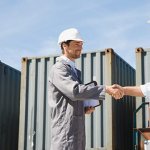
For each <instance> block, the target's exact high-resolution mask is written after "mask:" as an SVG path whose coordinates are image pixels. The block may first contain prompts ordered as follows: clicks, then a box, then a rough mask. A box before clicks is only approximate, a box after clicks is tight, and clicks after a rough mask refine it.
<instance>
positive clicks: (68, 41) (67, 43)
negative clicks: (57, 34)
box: [60, 40, 72, 50]
mask: <svg viewBox="0 0 150 150" xmlns="http://www.w3.org/2000/svg"><path fill="white" fill-rule="evenodd" d="M71 41H72V40H67V41H65V42H62V43H61V45H60V46H61V49H62V50H63V46H62V45H63V44H64V43H65V44H66V45H68V46H69V44H70V42H71Z"/></svg>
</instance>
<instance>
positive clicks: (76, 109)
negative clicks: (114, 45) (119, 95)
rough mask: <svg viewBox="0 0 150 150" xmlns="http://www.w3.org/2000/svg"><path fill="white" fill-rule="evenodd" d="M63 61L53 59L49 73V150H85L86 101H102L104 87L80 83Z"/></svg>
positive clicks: (78, 76) (78, 72)
mask: <svg viewBox="0 0 150 150" xmlns="http://www.w3.org/2000/svg"><path fill="white" fill-rule="evenodd" d="M77 74H78V75H76V74H75V72H74V70H73V69H72V68H71V66H70V65H69V64H67V62H66V61H64V60H63V59H62V58H61V57H58V58H57V61H56V63H55V64H54V65H53V66H52V68H51V70H50V74H49V83H48V101H49V106H50V109H51V150H85V112H84V105H83V101H84V100H86V99H97V100H104V98H105V88H104V86H102V85H101V86H95V87H91V86H88V85H84V84H81V81H80V74H81V73H80V71H79V70H77Z"/></svg>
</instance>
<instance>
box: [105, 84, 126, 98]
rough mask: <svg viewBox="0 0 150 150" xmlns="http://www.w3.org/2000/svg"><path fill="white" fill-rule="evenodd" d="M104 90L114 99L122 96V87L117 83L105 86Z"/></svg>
mask: <svg viewBox="0 0 150 150" xmlns="http://www.w3.org/2000/svg"><path fill="white" fill-rule="evenodd" d="M106 92H107V93H108V94H109V95H111V96H113V97H114V98H115V99H120V98H122V97H123V96H124V90H123V87H121V86H120V85H118V84H114V85H112V86H106Z"/></svg>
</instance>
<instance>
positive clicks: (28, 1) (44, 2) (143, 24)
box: [0, 0, 150, 70]
mask: <svg viewBox="0 0 150 150" xmlns="http://www.w3.org/2000/svg"><path fill="white" fill-rule="evenodd" d="M149 8H150V1H149V0H124V1H121V0H92V1H89V0H76V1H67V0H59V1H58V0H5V1H4V0H3V1H2V0H1V1H0V60H1V61H2V62H3V63H5V64H8V65H10V66H12V67H14V68H16V69H18V70H21V58H22V57H38V56H48V55H58V54H61V50H60V48H59V46H58V45H57V40H58V36H59V33H60V32H61V31H62V30H64V29H66V28H70V27H75V28H77V29H78V30H79V31H80V32H81V35H82V37H83V39H84V41H85V43H84V49H83V52H88V51H96V50H103V49H105V48H113V49H114V51H115V52H116V53H117V54H118V55H119V56H121V57H122V58H123V59H124V60H126V61H127V62H128V63H129V64H130V65H132V66H133V67H135V48H137V47H143V48H150V23H148V21H149V20H150V9H149Z"/></svg>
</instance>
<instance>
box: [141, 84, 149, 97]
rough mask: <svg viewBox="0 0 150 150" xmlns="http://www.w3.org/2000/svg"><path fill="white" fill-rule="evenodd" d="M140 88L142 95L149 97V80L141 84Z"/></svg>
mask: <svg viewBox="0 0 150 150" xmlns="http://www.w3.org/2000/svg"><path fill="white" fill-rule="evenodd" d="M140 88H141V91H142V93H143V94H144V96H145V97H147V98H149V99H150V82H148V83H146V84H144V85H141V86H140Z"/></svg>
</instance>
